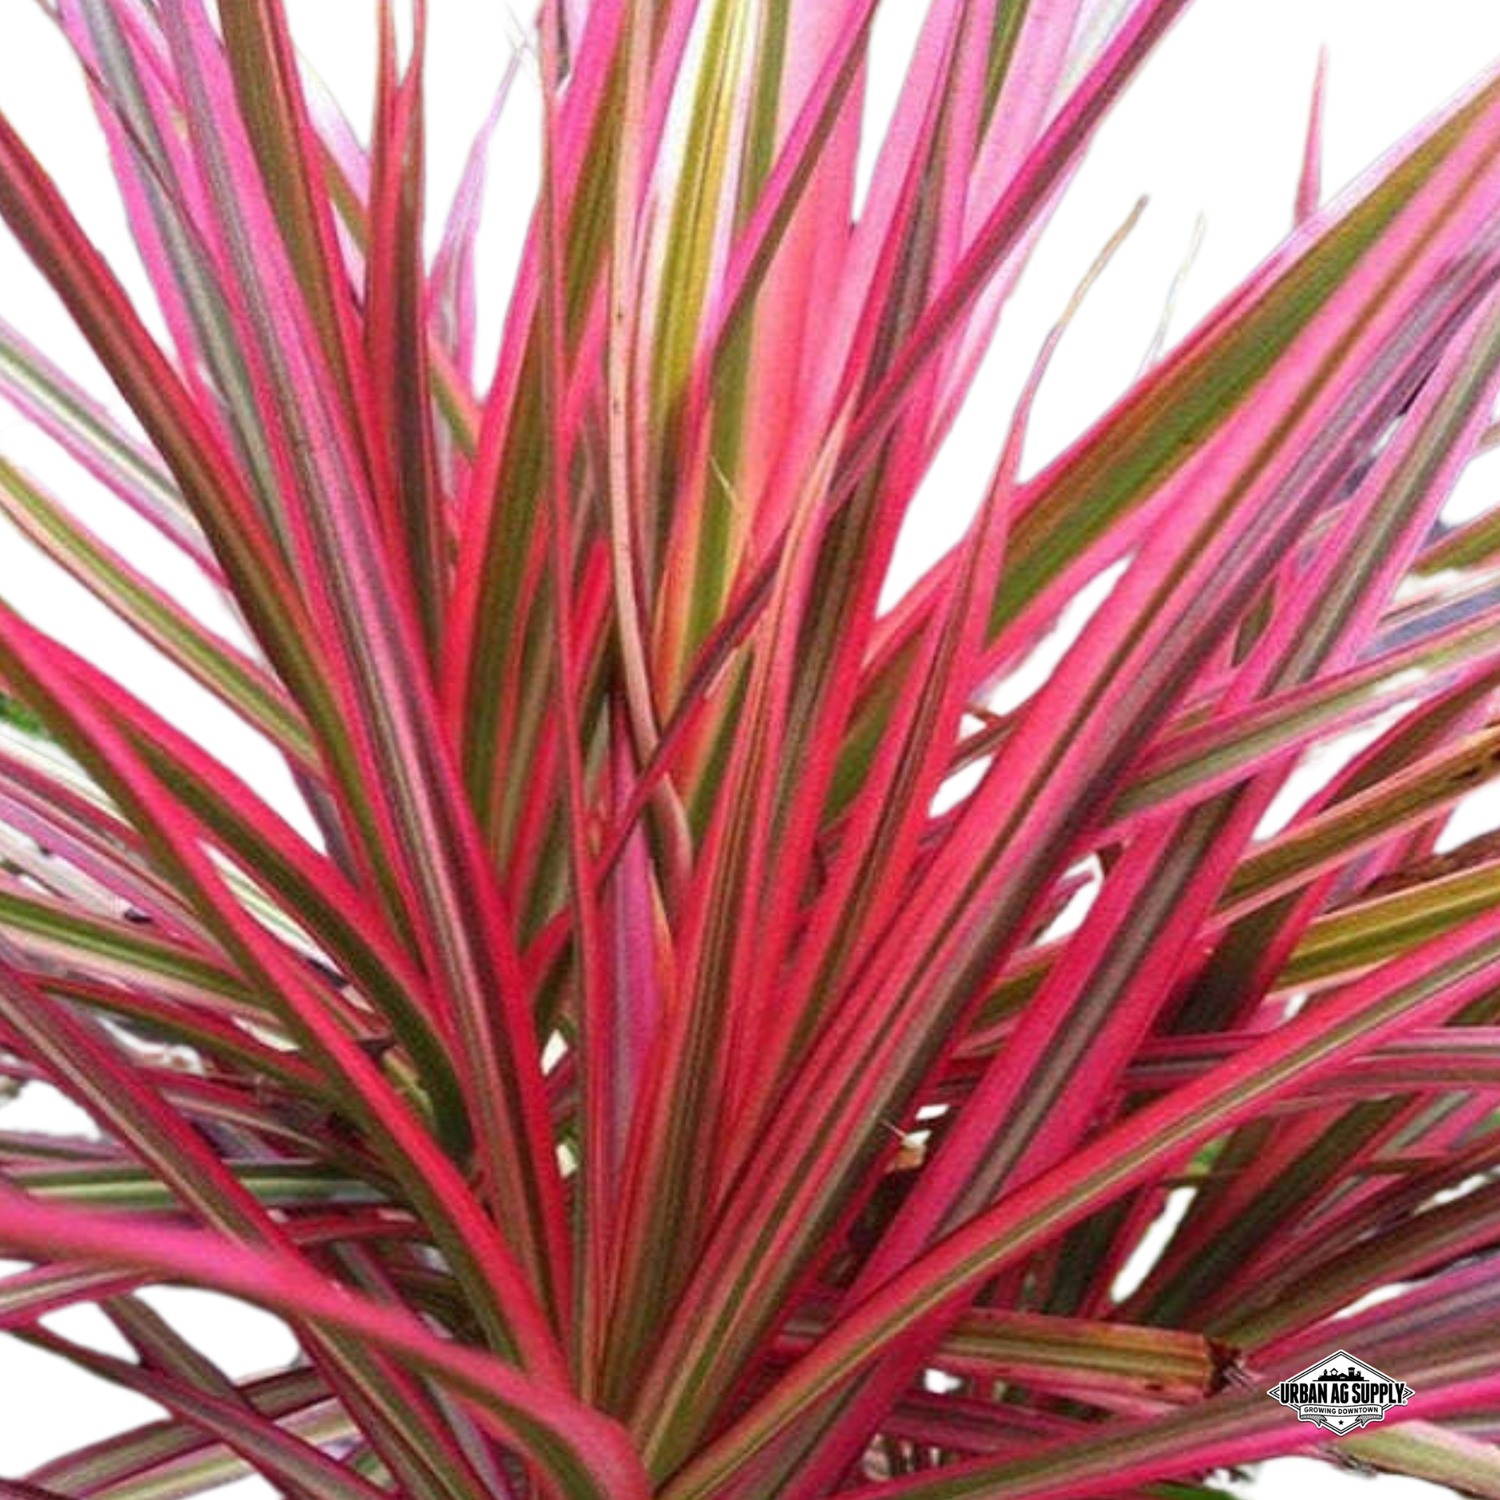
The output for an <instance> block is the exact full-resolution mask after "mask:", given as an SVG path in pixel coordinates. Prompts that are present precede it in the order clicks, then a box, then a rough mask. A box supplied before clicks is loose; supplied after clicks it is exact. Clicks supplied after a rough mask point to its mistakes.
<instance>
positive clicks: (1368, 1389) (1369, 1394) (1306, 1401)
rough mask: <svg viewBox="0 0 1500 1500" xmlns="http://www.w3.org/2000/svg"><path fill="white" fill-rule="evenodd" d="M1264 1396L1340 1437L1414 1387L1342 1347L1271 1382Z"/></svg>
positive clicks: (1407, 1396) (1372, 1418) (1379, 1415)
mask: <svg viewBox="0 0 1500 1500" xmlns="http://www.w3.org/2000/svg"><path fill="white" fill-rule="evenodd" d="M1266 1395H1268V1396H1271V1397H1273V1398H1274V1399H1275V1400H1277V1401H1279V1402H1281V1404H1282V1405H1283V1406H1289V1407H1290V1408H1291V1409H1292V1410H1293V1411H1294V1412H1296V1413H1297V1420H1298V1421H1299V1422H1311V1423H1312V1424H1313V1425H1314V1426H1315V1427H1326V1428H1327V1429H1328V1430H1329V1432H1331V1433H1333V1434H1334V1435H1335V1436H1339V1435H1342V1434H1343V1433H1346V1432H1353V1431H1354V1430H1355V1429H1356V1428H1358V1427H1364V1426H1366V1425H1367V1424H1368V1423H1370V1422H1378V1421H1380V1420H1381V1419H1382V1418H1383V1417H1384V1416H1385V1414H1386V1413H1387V1412H1388V1411H1389V1410H1390V1409H1391V1408H1392V1407H1393V1406H1405V1405H1406V1403H1407V1402H1408V1401H1409V1400H1411V1397H1412V1388H1411V1387H1410V1386H1409V1385H1402V1383H1401V1382H1400V1381H1399V1380H1392V1379H1391V1377H1390V1376H1389V1375H1382V1374H1381V1372H1380V1371H1379V1370H1377V1369H1376V1368H1375V1367H1374V1366H1373V1365H1367V1364H1366V1363H1365V1362H1364V1361H1363V1360H1362V1359H1355V1357H1354V1356H1353V1355H1352V1354H1349V1353H1348V1352H1346V1351H1345V1350H1343V1349H1340V1350H1338V1352H1337V1353H1335V1354H1331V1355H1329V1357H1328V1358H1327V1359H1325V1360H1320V1361H1319V1362H1318V1363H1317V1364H1315V1365H1309V1366H1308V1367H1307V1368H1306V1369H1305V1370H1304V1371H1303V1372H1302V1373H1301V1374H1300V1375H1293V1376H1292V1378H1291V1379H1290V1380H1283V1381H1282V1382H1281V1383H1280V1385H1273V1386H1272V1387H1271V1389H1270V1390H1269V1391H1267V1392H1266Z"/></svg>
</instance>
